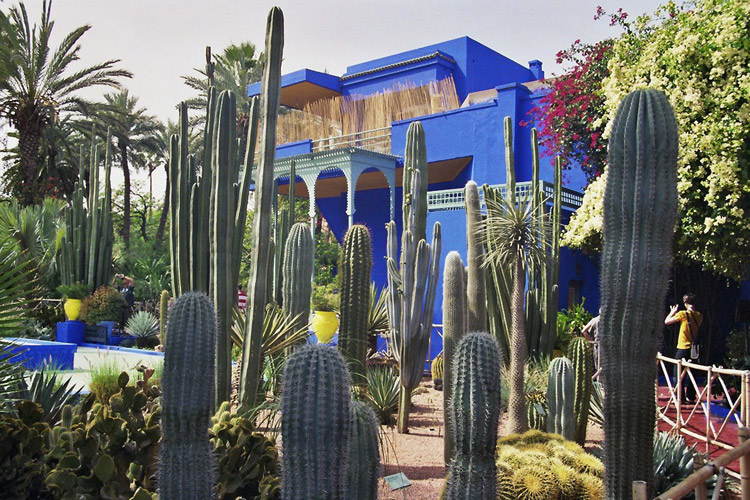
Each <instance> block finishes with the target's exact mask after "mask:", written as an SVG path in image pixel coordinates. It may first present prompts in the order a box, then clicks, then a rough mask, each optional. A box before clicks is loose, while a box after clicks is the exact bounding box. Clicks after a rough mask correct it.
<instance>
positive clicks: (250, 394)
mask: <svg viewBox="0 0 750 500" xmlns="http://www.w3.org/2000/svg"><path fill="white" fill-rule="evenodd" d="M283 46H284V15H283V14H282V12H281V9H279V8H278V7H274V8H272V9H271V12H270V13H269V14H268V22H267V24H266V49H265V52H264V54H265V56H266V67H265V71H264V72H263V82H262V85H261V105H260V107H261V131H260V137H261V138H260V163H259V165H258V169H257V170H256V172H255V210H254V212H253V213H254V216H253V249H254V250H253V254H252V256H251V260H250V284H249V286H248V297H247V309H246V311H247V320H246V323H247V331H248V332H249V339H245V342H244V343H243V345H242V375H241V377H240V394H239V399H240V408H242V409H247V408H249V407H250V406H251V405H253V404H254V403H255V401H256V396H257V391H258V385H259V384H258V379H259V377H260V371H259V370H260V365H261V359H260V353H261V344H262V341H263V317H264V313H265V307H266V299H267V297H268V294H267V290H266V288H267V287H268V286H271V283H268V280H267V276H268V266H270V265H271V264H272V263H271V252H270V250H271V248H270V247H271V245H269V241H270V240H271V205H272V200H271V197H272V195H273V162H274V156H275V154H276V118H277V115H278V112H279V100H280V96H281V60H282V49H283ZM249 156H252V155H249ZM246 158H247V156H246Z"/></svg>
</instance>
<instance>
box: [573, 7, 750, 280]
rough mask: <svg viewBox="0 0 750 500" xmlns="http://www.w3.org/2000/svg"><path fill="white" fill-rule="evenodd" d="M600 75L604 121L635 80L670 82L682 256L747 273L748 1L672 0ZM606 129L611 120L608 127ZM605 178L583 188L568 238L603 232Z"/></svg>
mask: <svg viewBox="0 0 750 500" xmlns="http://www.w3.org/2000/svg"><path fill="white" fill-rule="evenodd" d="M608 70H609V75H608V76H607V77H605V78H604V79H603V80H602V82H601V92H602V95H603V96H604V98H605V104H604V109H605V116H604V119H605V120H604V122H609V121H610V119H611V117H612V116H614V113H615V112H616V110H617V105H618V104H619V102H620V101H621V99H622V98H623V97H624V96H625V95H627V93H629V92H630V91H631V90H633V89H637V88H645V87H653V88H658V89H660V90H662V91H664V92H665V93H666V94H667V96H668V97H669V99H670V102H671V103H672V106H673V107H674V111H675V116H676V118H677V122H678V126H679V130H680V136H679V140H680V149H679V165H678V191H679V197H680V211H681V216H680V222H679V224H678V228H677V238H676V250H677V258H678V260H679V261H682V262H684V263H687V264H690V263H697V264H700V265H701V266H703V267H704V268H705V269H708V270H711V271H713V272H715V273H718V274H721V275H724V276H727V277H730V278H734V279H737V280H739V279H743V278H746V277H747V276H748V275H750V224H748V223H747V216H748V213H750V3H748V2H746V1H744V0H698V1H696V2H691V3H689V4H683V5H677V4H676V3H674V2H669V3H667V4H665V5H664V6H662V7H660V8H659V9H657V11H656V12H655V13H654V14H653V15H644V16H641V17H639V18H638V19H636V20H635V21H634V22H633V23H632V24H631V25H630V26H629V29H628V30H627V31H626V32H625V33H624V34H623V35H622V36H620V37H619V38H618V39H617V40H615V41H614V43H613V44H612V48H611V56H610V59H609V63H608ZM607 133H608V129H605V133H604V136H605V137H606V136H607ZM603 190H604V182H603V179H601V178H600V179H598V180H596V181H595V182H593V183H592V184H590V185H589V187H588V188H587V190H586V195H585V197H584V204H583V206H582V207H581V209H579V211H578V212H577V213H576V214H575V215H574V216H573V218H572V219H571V222H570V224H569V226H568V228H567V231H566V234H565V236H564V239H563V244H565V245H567V246H569V247H572V248H579V249H583V250H587V251H591V252H597V251H598V250H599V244H600V241H601V207H602V204H601V200H602V195H603Z"/></svg>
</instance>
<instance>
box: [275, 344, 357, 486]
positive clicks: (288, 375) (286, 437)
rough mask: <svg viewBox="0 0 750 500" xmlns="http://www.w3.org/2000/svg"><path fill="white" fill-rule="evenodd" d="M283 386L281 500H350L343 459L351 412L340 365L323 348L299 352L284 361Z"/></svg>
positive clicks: (332, 352) (333, 352) (347, 451)
mask: <svg viewBox="0 0 750 500" xmlns="http://www.w3.org/2000/svg"><path fill="white" fill-rule="evenodd" d="M283 384H284V388H283V391H282V393H281V394H282V396H281V436H282V443H283V453H282V457H283V468H282V470H283V476H282V486H281V494H282V498H283V499H284V500H318V499H323V498H325V499H326V500H345V499H348V498H351V496H350V495H349V494H348V491H347V487H348V481H347V465H348V464H347V462H348V461H347V460H345V457H347V456H349V454H350V448H349V445H350V439H351V428H352V413H351V411H352V410H351V400H350V397H349V384H350V381H349V372H348V371H347V369H346V363H345V362H344V359H343V358H342V357H341V355H340V354H339V353H338V351H336V350H335V349H333V348H331V347H328V346H324V345H311V346H304V347H301V348H299V349H297V350H296V351H295V352H294V353H293V354H291V355H290V356H289V358H288V359H287V361H286V367H285V369H284V377H283ZM357 472H360V471H357Z"/></svg>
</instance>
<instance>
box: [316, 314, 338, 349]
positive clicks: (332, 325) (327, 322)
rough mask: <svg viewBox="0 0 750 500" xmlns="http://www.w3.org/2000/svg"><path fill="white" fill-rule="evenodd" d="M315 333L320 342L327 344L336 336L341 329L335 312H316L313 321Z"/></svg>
mask: <svg viewBox="0 0 750 500" xmlns="http://www.w3.org/2000/svg"><path fill="white" fill-rule="evenodd" d="M312 327H313V331H314V332H315V336H316V337H318V342H320V343H321V344H327V343H328V342H330V341H331V339H332V338H333V336H334V335H335V334H336V330H337V329H338V327H339V319H338V318H337V317H336V313H335V312H333V311H315V317H313V321H312Z"/></svg>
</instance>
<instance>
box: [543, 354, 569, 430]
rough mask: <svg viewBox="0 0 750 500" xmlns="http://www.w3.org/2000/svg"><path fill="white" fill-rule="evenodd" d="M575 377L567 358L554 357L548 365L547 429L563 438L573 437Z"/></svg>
mask: <svg viewBox="0 0 750 500" xmlns="http://www.w3.org/2000/svg"><path fill="white" fill-rule="evenodd" d="M574 394H575V379H574V376H573V365H572V364H571V362H570V360H569V359H568V358H555V359H553V360H552V363H550V365H549V376H548V379H547V405H548V406H549V417H548V419H547V431H548V432H552V433H555V434H560V435H561V436H562V437H564V438H565V439H569V440H574V439H575V430H576V429H575V423H576V422H575V413H574V412H573V408H574V406H573V403H574Z"/></svg>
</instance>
